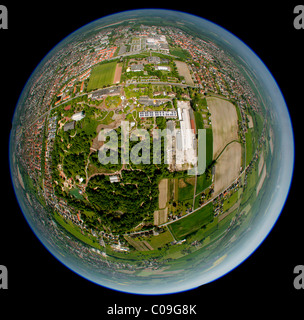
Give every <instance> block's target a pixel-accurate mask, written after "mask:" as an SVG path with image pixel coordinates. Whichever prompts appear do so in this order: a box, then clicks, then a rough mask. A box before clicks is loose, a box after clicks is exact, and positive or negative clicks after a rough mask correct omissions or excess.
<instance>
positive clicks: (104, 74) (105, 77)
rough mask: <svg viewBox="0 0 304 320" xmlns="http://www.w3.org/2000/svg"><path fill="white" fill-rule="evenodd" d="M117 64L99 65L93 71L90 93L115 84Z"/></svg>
mask: <svg viewBox="0 0 304 320" xmlns="http://www.w3.org/2000/svg"><path fill="white" fill-rule="evenodd" d="M116 65H117V62H115V61H114V62H109V63H103V64H99V65H97V66H96V67H94V69H93V70H92V73H91V76H90V81H89V84H88V88H87V90H88V91H91V90H95V89H98V88H103V87H104V86H109V85H111V84H113V80H114V74H115V70H116Z"/></svg>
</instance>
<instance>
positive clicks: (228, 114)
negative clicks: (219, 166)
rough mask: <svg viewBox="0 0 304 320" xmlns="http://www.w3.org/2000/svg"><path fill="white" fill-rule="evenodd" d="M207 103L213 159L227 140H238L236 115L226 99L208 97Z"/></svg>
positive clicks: (233, 107) (234, 109)
mask: <svg viewBox="0 0 304 320" xmlns="http://www.w3.org/2000/svg"><path fill="white" fill-rule="evenodd" d="M207 103H208V107H209V110H210V113H211V122H212V131H213V159H216V158H217V157H218V156H219V155H220V153H221V152H222V151H223V149H224V148H225V146H226V145H227V144H228V143H229V142H231V141H233V140H238V116H237V112H236V108H235V106H234V105H233V104H232V103H231V102H229V101H227V100H224V99H219V98H215V97H208V98H207Z"/></svg>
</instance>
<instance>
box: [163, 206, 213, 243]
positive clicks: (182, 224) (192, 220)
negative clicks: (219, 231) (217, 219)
mask: <svg viewBox="0 0 304 320" xmlns="http://www.w3.org/2000/svg"><path fill="white" fill-rule="evenodd" d="M212 221H213V204H212V203H209V204H208V205H206V206H204V207H203V208H201V209H198V210H197V211H195V212H193V213H192V214H190V215H189V216H187V217H185V218H183V219H179V220H177V221H176V222H174V223H171V224H170V225H168V228H169V229H170V231H171V232H172V234H173V235H174V237H175V239H176V240H182V239H184V238H185V237H186V236H187V235H189V234H191V233H193V232H195V231H198V230H199V229H201V228H203V227H204V226H206V225H207V224H209V223H210V222H212Z"/></svg>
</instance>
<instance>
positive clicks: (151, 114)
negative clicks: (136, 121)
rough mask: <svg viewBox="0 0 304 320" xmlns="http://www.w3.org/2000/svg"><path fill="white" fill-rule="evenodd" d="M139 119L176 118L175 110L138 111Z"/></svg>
mask: <svg viewBox="0 0 304 320" xmlns="http://www.w3.org/2000/svg"><path fill="white" fill-rule="evenodd" d="M139 117H140V118H152V117H165V118H176V117H177V113H176V111H175V110H171V111H162V110H161V111H140V112H139Z"/></svg>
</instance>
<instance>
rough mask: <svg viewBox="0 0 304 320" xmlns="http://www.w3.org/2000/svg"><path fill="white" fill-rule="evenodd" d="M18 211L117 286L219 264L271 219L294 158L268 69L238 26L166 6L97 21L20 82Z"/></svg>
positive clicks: (249, 248) (198, 280)
mask: <svg viewBox="0 0 304 320" xmlns="http://www.w3.org/2000/svg"><path fill="white" fill-rule="evenodd" d="M9 157H10V169H11V177H12V181H13V185H14V189H15V193H16V198H17V200H18V203H19V205H20V208H21V210H22V212H23V214H24V217H25V218H26V220H27V222H28V224H29V225H30V227H31V229H32V230H33V232H34V233H35V234H36V236H37V237H38V238H39V240H40V241H41V242H42V243H43V245H44V246H45V247H46V248H47V249H48V250H49V251H50V252H51V253H52V254H53V255H54V256H55V257H56V258H57V259H58V260H59V261H61V262H62V263H63V264H64V265H65V266H67V267H68V268H69V269H71V270H73V271H74V272H76V273H77V274H79V275H80V276H82V277H84V278H86V279H88V280H90V281H92V282H94V283H97V284H99V285H102V286H104V287H107V288H111V289H114V290H118V291H123V292H128V293H136V294H150V295H155V294H168V293H176V292H181V291H186V290H190V289H193V288H196V287H199V286H201V285H203V284H206V283H209V282H211V281H214V280H216V279H218V278H220V277H221V276H223V275H225V274H226V273H228V272H229V271H231V270H232V269H234V268H235V267H237V266H238V265H239V264H240V263H242V262H243V261H244V260H245V259H246V258H247V257H248V256H249V255H251V254H252V253H253V252H254V251H255V250H256V249H257V247H258V246H259V245H260V244H261V242H262V241H263V240H264V239H265V237H266V236H267V235H268V233H269V232H270V231H271V229H272V227H273V226H274V224H275V222H276V220H277V219H278V217H279V215H280V212H281V210H282V208H283V205H284V202H285V200H286V197H287V194H288V190H289V186H290V183H291V178H292V172H293V163H294V142H293V133H292V126H291V122H290V117H289V113H288V110H287V107H286V104H285V101H284V99H283V96H282V94H281V92H280V89H279V88H278V86H277V84H276V82H275V80H274V79H273V77H272V75H271V74H270V72H269V71H268V69H267V68H266V67H265V65H264V64H263V63H262V62H261V60H260V59H259V58H258V57H257V56H256V55H255V54H254V53H253V52H252V51H251V50H250V49H249V48H248V47H247V46H246V45H245V44H244V43H243V42H242V41H240V40H239V39H238V38H236V37H235V36H233V35H232V34H231V33H229V32H228V31H226V30H225V29H223V28H221V27H219V26H218V25H216V24H214V23H212V22H210V21H207V20H204V19H202V18H200V17H197V16H194V15H190V14H187V13H183V12H178V11H170V10H161V9H159V10H158V9H144V10H133V11H126V12H121V13H117V14H114V15H110V16H106V17H103V18H102V19H100V20H96V21H94V22H92V23H90V24H88V25H86V26H84V27H83V28H81V29H79V30H77V31H75V32H74V33H72V34H71V35H70V36H68V37H67V38H65V39H64V40H63V41H62V42H60V43H59V44H58V45H57V46H56V47H55V48H54V49H53V50H51V51H50V52H49V53H48V55H47V56H46V57H45V58H44V59H43V60H42V61H41V63H40V64H39V65H38V66H37V68H36V69H35V71H34V72H33V74H32V75H31V77H30V78H29V80H28V82H27V83H26V85H25V87H24V89H23V91H22V93H21V95H20V98H19V101H18V104H17V106H16V110H15V113H14V117H13V124H12V129H11V134H10V150H9Z"/></svg>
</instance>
